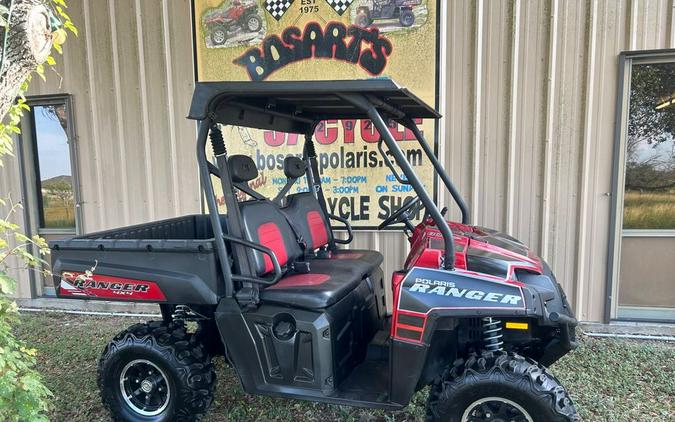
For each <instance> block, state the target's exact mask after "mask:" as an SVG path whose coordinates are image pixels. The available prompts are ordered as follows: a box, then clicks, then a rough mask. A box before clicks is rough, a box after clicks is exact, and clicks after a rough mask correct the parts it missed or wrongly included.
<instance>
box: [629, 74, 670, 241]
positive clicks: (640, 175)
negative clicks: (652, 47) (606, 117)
mask: <svg viewBox="0 0 675 422" xmlns="http://www.w3.org/2000/svg"><path fill="white" fill-rule="evenodd" d="M674 136H675V63H673V62H669V63H635V64H633V67H632V73H631V81H630V104H629V111H628V128H627V135H626V167H625V181H624V183H625V191H624V192H625V193H624V209H623V228H624V229H625V230H675V137H674Z"/></svg>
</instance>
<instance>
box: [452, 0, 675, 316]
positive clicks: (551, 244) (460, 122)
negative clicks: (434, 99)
mask: <svg viewBox="0 0 675 422" xmlns="http://www.w3.org/2000/svg"><path fill="white" fill-rule="evenodd" d="M673 6H674V4H673V2H672V1H670V0H669V1H665V0H662V1H658V0H655V1H644V0H635V1H613V0H607V1H600V0H597V1H587V2H581V1H560V0H551V1H535V0H529V1H527V0H513V1H481V0H478V1H475V2H464V1H450V2H448V4H447V7H446V16H447V18H448V26H447V32H448V34H447V37H446V39H447V44H446V46H445V49H446V54H447V62H446V63H447V65H446V66H445V74H444V77H445V83H444V86H445V94H446V99H447V102H446V104H445V110H444V114H445V116H446V122H445V127H446V134H447V136H446V138H445V139H446V142H447V143H448V145H446V146H445V147H444V148H443V156H444V158H445V165H446V166H447V168H448V169H449V170H450V172H451V173H452V175H453V177H454V178H455V180H457V182H458V184H459V186H460V187H461V188H462V191H463V192H464V193H465V195H466V197H467V199H468V200H469V202H470V204H471V208H472V210H473V215H474V218H473V221H474V222H475V223H478V224H482V225H486V226H490V227H494V228H498V229H502V230H504V231H507V232H509V233H510V234H513V235H514V236H516V237H518V238H519V239H521V240H523V241H524V242H525V243H527V244H529V245H531V246H532V247H533V248H534V249H535V250H536V251H538V252H539V253H541V254H542V255H543V256H544V257H545V258H546V259H547V260H548V261H549V262H550V264H551V266H552V267H553V269H554V271H555V272H556V274H557V275H558V277H559V280H560V281H561V283H562V284H563V286H564V287H565V289H566V290H567V292H568V293H569V294H570V296H571V298H572V301H573V303H574V306H575V307H576V309H577V312H578V314H579V317H580V318H581V319H584V320H601V319H602V317H603V306H604V298H605V288H604V286H605V279H606V268H605V266H606V262H607V260H606V259H607V242H608V233H609V229H610V228H609V212H610V206H611V203H610V198H609V196H608V195H607V193H608V192H609V191H610V190H611V169H612V161H611V157H612V148H613V143H614V123H615V102H616V77H617V56H618V54H619V52H621V51H623V50H628V49H658V48H668V47H671V46H672V45H673V39H675V34H674V33H673V10H674V9H673ZM455 215H456V214H455Z"/></svg>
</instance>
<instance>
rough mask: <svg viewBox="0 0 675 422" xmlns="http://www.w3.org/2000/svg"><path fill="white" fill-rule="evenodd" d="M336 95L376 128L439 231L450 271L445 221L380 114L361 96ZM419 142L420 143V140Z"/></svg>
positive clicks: (445, 264)
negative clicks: (352, 106)
mask: <svg viewBox="0 0 675 422" xmlns="http://www.w3.org/2000/svg"><path fill="white" fill-rule="evenodd" d="M337 95H338V96H340V97H342V98H343V99H345V100H347V101H349V102H350V103H352V104H354V105H355V106H356V107H359V108H360V109H362V110H363V111H365V112H366V113H367V114H368V117H369V118H370V120H371V121H372V122H373V124H374V125H375V127H376V128H377V130H378V132H380V136H381V137H382V140H383V141H384V143H385V144H387V148H388V149H389V153H390V154H392V155H393V156H394V160H396V163H397V164H398V165H399V167H400V168H401V170H403V174H404V175H405V178H406V180H407V181H408V182H409V183H410V185H411V186H412V187H413V189H414V190H415V193H417V196H419V198H420V200H421V201H422V204H424V206H425V207H426V209H427V212H428V213H429V215H430V216H431V218H432V219H433V220H434V222H435V223H436V227H438V230H440V232H441V235H442V236H443V241H444V242H445V250H444V253H443V257H444V260H443V268H444V269H446V270H452V269H453V268H454V267H455V240H454V238H453V236H452V231H451V230H450V226H448V223H447V221H445V218H444V217H443V215H442V214H441V212H440V211H439V210H438V207H437V206H436V204H435V203H434V201H433V199H432V198H431V196H430V195H429V193H428V192H427V190H426V189H425V188H424V185H423V184H422V182H421V181H420V179H419V178H418V177H417V174H415V172H414V171H413V169H412V167H411V166H410V163H409V162H408V160H406V158H405V155H403V152H402V151H401V148H400V147H399V146H398V144H397V143H396V140H395V139H394V137H393V136H392V134H391V132H389V128H388V127H387V124H386V122H385V121H384V119H383V118H382V116H381V115H380V113H379V112H378V111H377V108H376V107H375V104H373V101H372V100H368V99H366V98H365V97H364V96H363V95H358V94H341V93H338V94H337ZM380 106H381V107H382V108H384V109H385V110H386V109H387V108H389V107H391V106H389V105H386V104H384V103H383V104H380ZM400 113H401V112H400V111H398V110H396V113H391V114H394V115H395V116H397V117H398V116H400ZM418 132H419V131H418ZM418 140H419V139H418ZM419 141H420V142H422V141H421V140H419ZM425 152H426V153H427V155H429V153H428V151H427V149H425ZM431 155H433V154H431ZM439 165H440V163H439ZM434 167H436V166H434Z"/></svg>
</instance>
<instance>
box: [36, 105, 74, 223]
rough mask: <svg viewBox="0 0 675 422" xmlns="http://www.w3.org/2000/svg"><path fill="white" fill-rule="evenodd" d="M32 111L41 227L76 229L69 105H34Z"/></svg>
mask: <svg viewBox="0 0 675 422" xmlns="http://www.w3.org/2000/svg"><path fill="white" fill-rule="evenodd" d="M31 111H32V115H33V124H34V127H33V133H34V140H35V150H36V163H35V166H36V169H35V171H36V175H37V184H38V186H37V192H38V200H39V202H40V204H39V205H40V206H39V213H40V228H46V229H74V228H75V197H74V194H73V172H72V169H71V164H70V147H69V144H68V135H67V133H68V132H67V128H68V117H67V116H68V113H67V110H66V105H65V104H54V105H35V106H33V107H32V109H31Z"/></svg>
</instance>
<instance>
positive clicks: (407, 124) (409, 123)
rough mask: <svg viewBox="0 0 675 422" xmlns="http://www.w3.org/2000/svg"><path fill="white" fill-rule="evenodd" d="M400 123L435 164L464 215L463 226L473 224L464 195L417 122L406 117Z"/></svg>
mask: <svg viewBox="0 0 675 422" xmlns="http://www.w3.org/2000/svg"><path fill="white" fill-rule="evenodd" d="M399 122H400V123H401V124H402V125H403V126H404V127H406V128H408V129H410V130H411V131H412V133H413V135H415V138H417V142H419V144H420V146H421V147H422V149H423V150H424V153H425V154H426V155H427V157H429V160H431V164H433V166H434V169H435V170H436V173H438V175H439V176H440V177H441V180H442V181H443V184H444V185H445V187H446V188H447V189H448V192H450V195H452V199H454V200H455V203H456V204H457V206H458V207H459V210H460V211H461V213H462V224H469V223H470V222H471V214H470V213H469V207H468V206H467V205H466V202H465V201H464V198H462V195H461V194H460V193H459V191H458V190H457V188H456V187H455V185H454V184H453V183H452V181H451V180H450V176H448V173H447V172H446V171H445V169H444V168H443V166H442V165H441V163H440V161H438V158H436V155H435V154H434V152H433V151H432V150H431V148H430V147H429V144H427V142H426V139H424V135H423V134H422V131H421V130H420V129H419V128H418V127H417V125H416V124H415V122H414V121H413V120H412V119H411V118H410V117H405V118H403V119H401V120H400V121H399Z"/></svg>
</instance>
